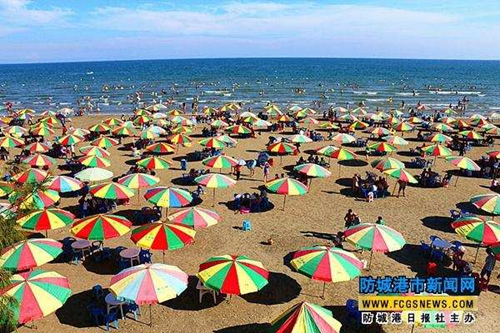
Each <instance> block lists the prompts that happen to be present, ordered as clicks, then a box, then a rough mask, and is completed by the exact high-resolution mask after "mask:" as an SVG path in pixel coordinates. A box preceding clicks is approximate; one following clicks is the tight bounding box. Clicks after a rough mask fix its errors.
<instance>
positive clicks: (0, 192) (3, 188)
mask: <svg viewBox="0 0 500 333" xmlns="http://www.w3.org/2000/svg"><path fill="white" fill-rule="evenodd" d="M14 186H15V184H13V183H0V197H5V196H7V195H9V194H11V193H12V192H13V191H14ZM0 208H1V205H0ZM0 215H1V213H0Z"/></svg>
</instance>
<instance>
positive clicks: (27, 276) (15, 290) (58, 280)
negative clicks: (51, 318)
mask: <svg viewBox="0 0 500 333" xmlns="http://www.w3.org/2000/svg"><path fill="white" fill-rule="evenodd" d="M2 295H7V296H11V297H13V298H14V299H15V300H16V302H15V303H12V302H10V303H11V304H10V306H11V309H12V311H13V313H14V316H15V319H16V320H17V322H18V323H19V324H25V323H28V322H32V321H34V320H37V319H40V318H43V317H45V316H48V315H49V314H51V313H53V312H54V311H56V310H57V309H59V308H60V307H62V306H63V305H64V303H65V302H66V301H67V300H68V298H69V296H70V295H71V290H70V289H69V283H68V279H66V278H65V277H64V276H62V275H60V274H58V273H56V272H50V271H44V270H41V269H37V270H34V271H29V272H24V273H19V274H16V275H13V276H12V277H11V278H10V284H9V285H8V286H7V287H5V288H4V289H3V290H1V291H0V296H2Z"/></svg>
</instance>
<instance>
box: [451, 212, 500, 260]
mask: <svg viewBox="0 0 500 333" xmlns="http://www.w3.org/2000/svg"><path fill="white" fill-rule="evenodd" d="M451 227H452V228H453V229H455V232H456V233H457V234H459V235H461V236H462V237H465V238H467V239H469V240H472V241H474V242H476V243H478V245H477V250H476V257H475V258H474V263H475V262H476V260H477V255H478V254H479V247H480V245H481V244H483V245H491V244H495V243H498V242H500V224H498V223H497V222H494V221H487V220H485V219H483V218H480V217H477V216H467V217H464V218H460V219H458V220H456V221H455V222H453V223H452V224H451Z"/></svg>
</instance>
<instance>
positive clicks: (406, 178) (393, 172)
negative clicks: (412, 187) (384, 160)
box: [383, 168, 418, 184]
mask: <svg viewBox="0 0 500 333" xmlns="http://www.w3.org/2000/svg"><path fill="white" fill-rule="evenodd" d="M383 172H384V173H385V174H386V175H388V176H390V177H392V178H395V179H397V180H400V181H402V182H405V183H411V184H418V181H417V180H416V179H415V177H413V175H412V174H411V173H409V172H408V171H406V170H405V169H404V168H403V169H387V170H384V171H383Z"/></svg>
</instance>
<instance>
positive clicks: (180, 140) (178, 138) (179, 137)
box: [168, 134, 193, 145]
mask: <svg viewBox="0 0 500 333" xmlns="http://www.w3.org/2000/svg"><path fill="white" fill-rule="evenodd" d="M168 141H170V142H171V143H173V144H176V145H185V144H188V143H191V142H192V141H193V139H191V138H190V137H189V136H187V135H185V134H174V135H172V136H171V137H170V138H169V139H168Z"/></svg>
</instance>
